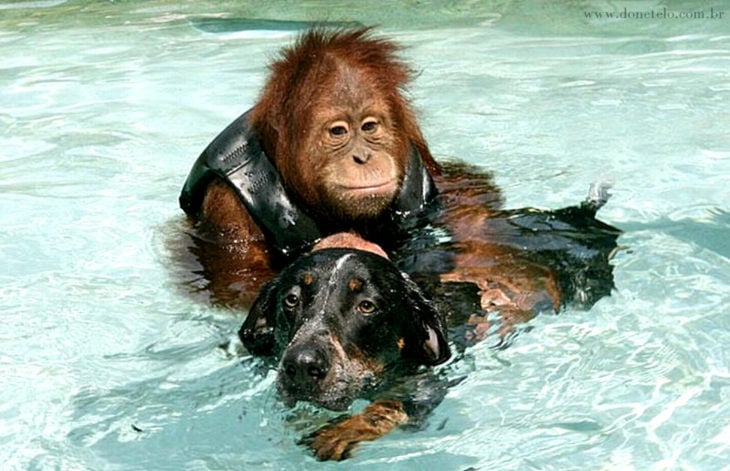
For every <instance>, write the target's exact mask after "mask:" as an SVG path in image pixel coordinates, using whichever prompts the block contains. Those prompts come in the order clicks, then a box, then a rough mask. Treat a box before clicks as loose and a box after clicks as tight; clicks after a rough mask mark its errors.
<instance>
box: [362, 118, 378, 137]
mask: <svg viewBox="0 0 730 471" xmlns="http://www.w3.org/2000/svg"><path fill="white" fill-rule="evenodd" d="M360 129H362V131H363V132H367V133H373V132H375V131H376V130H377V129H378V121H377V120H376V119H375V118H365V121H363V122H362V126H360Z"/></svg>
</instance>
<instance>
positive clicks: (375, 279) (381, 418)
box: [239, 199, 619, 459]
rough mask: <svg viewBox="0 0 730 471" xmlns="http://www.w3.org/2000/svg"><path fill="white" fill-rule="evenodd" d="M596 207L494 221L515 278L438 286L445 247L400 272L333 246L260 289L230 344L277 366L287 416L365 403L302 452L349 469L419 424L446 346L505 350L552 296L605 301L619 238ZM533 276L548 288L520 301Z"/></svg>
mask: <svg viewBox="0 0 730 471" xmlns="http://www.w3.org/2000/svg"><path fill="white" fill-rule="evenodd" d="M603 202H605V200H595V199H594V200H592V199H589V200H588V201H587V202H585V203H584V204H582V205H580V206H575V207H570V208H565V209H562V210H558V211H537V210H534V209H526V210H522V211H510V212H505V213H502V214H499V215H495V218H494V219H493V220H492V221H490V222H491V226H490V227H492V228H494V229H495V231H498V233H499V237H496V238H495V244H497V243H499V244H502V245H507V246H509V247H513V251H512V255H513V257H512V259H511V260H510V261H509V264H508V265H507V266H508V267H509V266H515V267H523V268H520V270H523V271H522V272H520V270H517V269H513V270H512V274H515V273H516V276H515V277H514V278H510V277H509V275H510V273H505V269H504V264H505V262H504V261H492V263H491V264H479V265H477V266H475V267H473V270H474V271H475V272H477V273H478V274H479V275H480V276H481V277H485V278H480V279H479V281H470V280H469V279H468V278H469V277H468V276H465V279H466V281H465V280H462V279H444V276H442V275H441V274H440V272H439V267H440V265H441V262H440V260H439V259H440V257H442V256H443V255H444V252H443V249H444V247H442V246H441V245H448V243H445V244H434V245H433V246H431V247H430V248H428V249H423V248H422V247H419V246H418V244H416V247H414V248H413V249H412V250H411V252H409V251H405V252H404V253H403V254H402V255H403V258H401V259H400V260H398V266H399V267H400V268H399V267H398V266H396V264H395V263H393V262H391V261H390V260H389V259H387V258H385V257H384V256H383V255H384V254H383V252H382V251H380V250H379V248H378V247H377V246H373V244H372V243H370V242H367V241H364V240H362V239H360V238H358V237H357V236H354V235H352V234H341V235H336V236H332V237H330V238H327V239H325V240H324V241H323V242H322V243H321V244H319V246H317V247H316V249H317V250H315V251H314V252H312V253H310V254H307V255H304V256H302V257H300V258H299V259H297V260H296V261H294V262H293V263H292V264H290V265H288V266H287V267H285V268H284V269H283V271H282V272H281V273H280V274H279V275H278V276H276V277H275V278H274V279H273V280H272V281H271V282H269V283H267V284H266V285H265V286H264V287H263V289H262V290H261V292H260V293H259V296H258V298H257V299H256V301H255V302H254V305H253V307H252V309H251V311H250V312H249V314H248V317H247V318H246V320H245V322H244V324H243V326H242V327H241V329H240V331H239V336H240V337H241V340H242V341H243V344H244V346H245V347H246V348H247V349H248V350H249V351H250V352H251V353H253V354H255V355H259V356H264V357H268V358H270V359H272V360H273V361H274V364H275V365H276V369H277V382H276V384H277V390H278V392H279V395H280V397H281V398H282V400H283V401H284V402H285V403H286V404H288V405H294V404H295V403H296V402H297V401H306V402H311V403H314V404H316V405H319V406H322V407H325V408H328V409H332V410H344V409H346V408H348V407H349V406H350V405H351V403H352V402H353V400H355V399H357V398H362V399H368V400H371V401H372V402H371V404H370V405H369V406H367V407H366V408H365V409H364V410H363V411H362V412H360V413H358V414H355V415H352V416H349V417H346V418H345V419H344V420H341V421H337V422H336V423H333V424H331V425H328V426H326V427H324V428H321V429H319V430H317V431H316V432H314V434H312V436H310V437H309V438H308V439H306V440H304V443H306V444H307V445H309V446H310V447H311V448H312V449H313V450H314V452H315V454H316V456H317V457H318V458H320V459H342V458H346V457H347V456H349V455H350V453H351V451H352V450H353V449H354V447H355V446H356V445H357V443H359V442H361V441H366V440H373V439H375V438H378V437H379V436H382V435H384V434H385V433H388V432H389V431H390V430H392V429H393V428H395V427H396V426H399V425H403V424H406V423H409V422H412V421H414V420H415V421H420V420H421V419H423V417H424V416H425V415H426V414H428V412H429V411H430V410H432V409H433V408H434V407H435V406H436V405H437V404H438V403H439V402H440V400H441V399H442V398H443V395H444V394H445V392H444V391H445V388H446V384H445V380H443V379H439V378H436V377H434V376H433V375H432V373H431V372H430V370H429V369H428V368H425V369H424V367H430V366H434V365H438V364H440V363H443V362H445V361H446V360H448V359H449V357H450V356H451V351H450V346H452V347H456V348H457V349H459V350H461V349H463V348H465V347H466V346H467V345H468V344H471V343H473V342H475V341H479V340H481V339H483V338H484V337H485V336H486V335H487V334H488V333H492V334H493V335H494V336H495V337H496V338H497V340H498V346H500V347H504V346H506V345H507V343H508V341H507V340H505V339H506V338H507V337H509V336H510V334H512V333H513V332H514V329H515V328H516V326H517V324H520V323H523V322H526V321H527V320H529V319H530V318H531V317H533V316H534V315H536V314H537V313H538V312H540V311H551V310H557V308H558V307H559V306H555V305H554V302H553V298H552V294H551V292H552V291H555V292H556V293H555V296H556V297H557V298H559V299H564V300H573V304H576V305H578V306H580V307H584V308H587V307H590V306H591V305H592V304H593V303H594V302H596V301H597V300H598V299H600V298H601V297H602V296H604V295H607V294H608V293H609V292H610V290H611V288H612V287H613V278H612V269H611V266H610V264H609V261H610V259H611V256H612V254H613V252H614V251H615V250H616V248H617V246H616V239H617V236H618V234H619V232H618V231H617V230H616V229H614V228H612V227H611V226H608V225H606V224H604V223H601V222H600V221H598V220H596V219H595V218H594V215H595V212H596V210H597V209H598V208H599V207H600V206H601V205H602V204H603ZM416 242H418V241H416ZM352 247H357V248H352ZM363 249H364V250H363ZM504 250H506V249H504ZM414 253H415V254H417V256H415V255H414ZM446 253H447V256H448V251H446ZM401 269H403V270H405V271H409V272H411V274H412V275H413V276H414V277H417V278H418V281H419V284H420V285H417V284H416V283H415V282H414V281H413V280H412V279H411V276H409V275H408V274H406V273H404V272H403V271H401ZM533 269H534V270H537V269H539V270H543V271H544V272H545V273H546V274H547V275H549V277H548V278H549V280H550V283H548V284H546V286H545V289H544V291H530V292H528V295H529V296H528V297H529V299H526V297H525V296H524V295H521V294H520V292H519V289H518V288H519V283H520V277H521V276H523V275H524V270H527V271H530V270H533ZM547 275H546V276H547ZM450 278H455V276H454V277H450ZM515 286H517V288H515ZM510 297H514V298H515V299H514V300H510ZM498 299H502V300H505V299H506V300H507V301H506V302H502V303H498V302H496V301H495V300H498ZM520 306H521V308H522V310H521V311H515V310H513V309H516V308H517V307H520ZM494 315H496V318H495V317H494ZM495 319H497V320H495ZM450 344H451V345H450ZM430 374H431V376H429V375H430ZM424 375H425V376H424Z"/></svg>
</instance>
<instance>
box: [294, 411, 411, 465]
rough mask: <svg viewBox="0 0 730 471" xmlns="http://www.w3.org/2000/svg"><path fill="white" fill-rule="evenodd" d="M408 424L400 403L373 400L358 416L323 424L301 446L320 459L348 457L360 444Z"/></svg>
mask: <svg viewBox="0 0 730 471" xmlns="http://www.w3.org/2000/svg"><path fill="white" fill-rule="evenodd" d="M406 422H408V414H406V412H405V411H404V410H403V403H402V402H400V401H375V402H373V403H372V404H370V405H368V406H367V407H365V409H363V411H362V412H361V413H359V414H355V415H352V416H347V417H345V418H344V419H341V420H340V421H337V422H335V423H332V424H329V425H325V426H324V427H322V428H320V429H319V430H317V431H316V432H314V433H313V434H312V435H310V436H309V437H306V438H304V439H302V441H301V443H302V444H304V445H307V446H309V448H311V449H312V451H314V454H315V456H316V457H317V459H319V460H335V461H340V460H343V459H346V458H349V457H350V455H351V453H352V451H353V450H354V449H355V448H356V447H357V445H358V444H359V443H360V442H365V441H372V440H375V439H377V438H380V437H382V436H383V435H385V434H387V433H388V432H390V431H391V430H393V429H394V428H396V427H398V426H399V425H402V424H405V423H406Z"/></svg>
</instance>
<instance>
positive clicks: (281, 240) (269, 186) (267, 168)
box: [180, 110, 437, 258]
mask: <svg viewBox="0 0 730 471" xmlns="http://www.w3.org/2000/svg"><path fill="white" fill-rule="evenodd" d="M249 116H250V110H249V111H247V112H246V113H244V114H242V115H241V116H239V117H238V118H237V119H236V120H235V121H233V122H232V123H231V124H229V125H228V127H226V128H225V129H224V130H223V131H222V132H221V133H220V134H219V135H218V136H217V137H216V138H215V139H213V141H212V142H211V143H210V144H209V145H208V147H206V148H205V150H204V151H203V153H202V154H200V156H199V157H198V159H197V160H196V162H195V164H194V165H193V168H192V169H191V170H190V174H189V175H188V178H187V180H186V181H185V185H184V186H183V189H182V192H181V193H180V207H181V208H182V209H183V211H185V213H186V214H188V215H190V216H193V217H196V216H198V215H199V212H200V207H201V206H202V203H203V197H204V195H205V188H206V187H207V185H208V184H209V183H210V182H211V181H212V180H213V179H214V178H216V177H218V178H220V179H222V180H223V181H225V182H226V183H228V185H230V186H231V188H233V189H234V190H235V192H236V194H237V195H238V197H239V199H240V200H241V202H242V203H243V204H244V206H245V207H246V209H247V210H248V211H249V213H250V214H251V216H252V217H253V219H254V221H255V222H256V223H257V224H258V226H259V227H260V228H261V229H262V231H263V232H264V235H265V237H266V239H267V241H269V243H270V244H272V245H273V246H274V248H275V249H276V250H277V251H278V252H279V253H280V254H281V255H283V256H285V257H287V258H288V257H291V256H293V255H296V254H299V253H301V252H304V251H307V250H309V249H310V248H311V247H312V246H313V245H314V244H315V243H316V242H317V241H319V240H320V239H321V238H322V237H324V236H326V235H328V234H329V233H328V232H327V231H324V230H322V228H321V227H319V225H318V224H317V222H316V221H314V220H313V219H312V218H311V217H309V215H307V214H306V213H305V212H304V211H303V210H302V209H301V208H299V207H298V206H297V205H296V204H294V202H293V201H292V200H291V199H290V198H289V195H288V194H287V192H286V189H285V188H284V184H283V183H282V181H281V177H280V175H279V172H278V171H277V170H276V168H275V167H274V165H273V164H272V162H271V160H270V159H269V158H268V156H267V155H266V154H265V153H264V151H263V149H262V147H261V142H260V141H259V139H258V136H257V135H256V131H255V130H254V129H253V128H252V127H251V125H250V122H249ZM411 148H412V151H411V156H410V160H409V163H408V168H407V170H406V175H405V177H404V181H403V185H402V187H401V190H400V193H399V194H398V196H397V198H396V199H395V200H394V201H393V203H392V205H391V208H390V211H389V214H388V216H387V219H388V221H386V222H388V223H391V224H392V227H396V228H398V229H399V230H401V231H405V230H408V229H411V228H412V227H413V226H415V225H416V222H415V221H417V220H418V216H419V215H420V214H421V213H422V212H423V210H424V209H425V208H426V206H427V205H428V204H429V203H430V202H431V201H432V200H433V199H434V198H435V196H436V194H437V190H436V185H435V184H434V183H433V179H432V178H431V175H429V173H428V171H427V170H426V168H425V167H424V166H423V161H422V159H421V155H420V154H419V153H418V150H417V149H416V148H415V147H414V146H411Z"/></svg>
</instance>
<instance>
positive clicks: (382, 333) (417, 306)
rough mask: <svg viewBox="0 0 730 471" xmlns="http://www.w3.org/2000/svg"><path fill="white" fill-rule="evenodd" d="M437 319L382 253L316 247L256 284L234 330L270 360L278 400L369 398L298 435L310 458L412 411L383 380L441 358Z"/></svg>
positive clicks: (333, 402)
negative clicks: (306, 434) (352, 411)
mask: <svg viewBox="0 0 730 471" xmlns="http://www.w3.org/2000/svg"><path fill="white" fill-rule="evenodd" d="M445 320H446V319H445V318H444V316H443V315H442V314H441V312H439V310H438V309H437V307H436V306H435V305H434V304H433V303H432V302H431V301H429V300H428V299H426V297H425V296H424V295H423V294H422V292H421V290H420V289H419V288H418V286H416V284H415V283H414V282H413V281H411V280H410V279H409V278H408V276H407V275H406V274H404V273H403V272H401V271H400V270H398V269H397V268H396V267H395V265H394V264H393V263H391V262H390V261H389V260H388V259H386V258H384V257H383V256H381V255H378V254H375V253H372V252H370V251H364V250H359V249H352V248H326V249H323V250H317V251H314V252H312V253H310V254H308V255H305V256H303V257H301V258H299V259H298V260H297V261H295V262H294V263H292V264H291V265H289V266H288V267H287V268H286V269H285V270H284V271H283V272H282V273H281V274H280V275H279V276H277V277H276V278H275V279H274V280H273V281H272V282H270V283H268V284H267V285H265V286H264V288H263V289H262V291H261V293H260V295H259V297H258V298H257V300H256V301H255V303H254V305H253V307H252V309H251V312H250V313H249V316H248V318H247V320H246V322H245V323H244V325H243V326H242V327H241V330H240V332H239V335H240V337H241V339H242V340H243V342H244V345H245V346H246V348H247V349H248V350H249V351H250V352H251V353H253V354H256V355H263V356H270V357H273V358H276V359H280V361H279V362H278V366H277V382H276V385H277V390H278V392H279V395H280V397H281V398H282V400H283V401H284V402H285V403H286V404H287V405H290V406H293V405H294V404H295V403H296V402H297V401H308V402H311V403H314V404H316V405H319V406H321V407H325V408H327V409H331V410H345V409H347V408H348V407H349V406H350V405H351V404H352V402H353V400H354V399H357V398H367V399H372V400H373V402H372V403H371V404H370V405H369V406H368V407H366V408H365V410H364V411H362V412H361V413H360V414H357V415H354V416H351V417H348V418H347V419H345V420H343V421H340V422H337V423H336V424H332V425H330V426H328V427H326V428H324V429H322V430H319V431H317V432H316V433H315V434H314V435H312V436H311V437H310V438H309V439H308V440H305V441H306V442H307V443H308V444H309V445H310V446H311V447H312V448H313V449H314V451H315V453H316V455H317V457H318V458H320V459H335V460H339V459H343V458H346V457H347V456H348V455H349V454H350V452H351V450H352V449H353V447H354V446H355V445H357V443H358V442H361V441H365V440H373V439H375V438H377V437H379V436H381V435H383V434H385V433H387V432H389V431H390V430H392V429H393V428H394V427H396V426H398V425H401V424H404V423H406V422H408V421H409V420H412V417H410V416H412V415H413V412H411V411H409V410H408V409H409V406H410V405H411V404H410V401H408V400H407V398H406V397H404V398H400V400H395V399H394V398H393V397H388V391H387V389H386V390H384V387H387V386H388V385H392V384H393V383H394V382H397V381H398V380H399V379H400V378H404V377H408V376H412V375H414V374H416V373H417V372H418V369H419V367H421V366H424V365H425V366H432V365H436V364H439V363H442V362H444V361H446V360H447V359H448V358H449V357H450V355H451V353H450V350H449V346H448V343H447V331H446V324H445ZM407 396H410V394H408V395H407Z"/></svg>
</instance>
